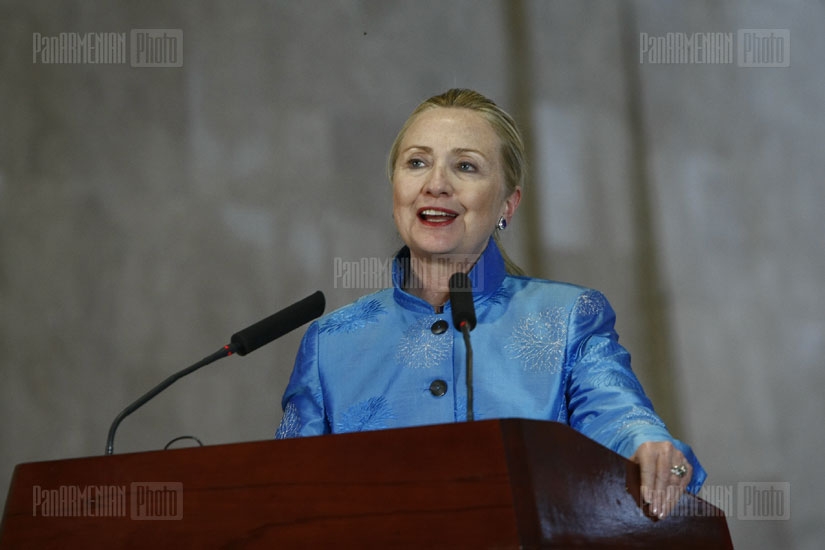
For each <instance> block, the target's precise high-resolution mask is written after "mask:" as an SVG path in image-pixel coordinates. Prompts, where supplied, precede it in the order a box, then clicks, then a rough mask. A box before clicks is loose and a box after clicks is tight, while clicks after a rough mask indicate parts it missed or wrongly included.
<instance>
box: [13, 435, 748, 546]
mask: <svg viewBox="0 0 825 550" xmlns="http://www.w3.org/2000/svg"><path fill="white" fill-rule="evenodd" d="M638 485H639V471H638V467H637V466H636V465H635V464H633V463H631V462H629V461H627V460H625V459H624V458H622V457H620V456H619V455H617V454H615V453H613V452H612V451H610V450H608V449H606V448H604V447H602V446H601V445H599V444H597V443H594V442H593V441H591V440H589V439H587V438H586V437H584V436H583V435H581V434H579V433H577V432H575V431H574V430H572V429H570V428H569V427H567V426H565V425H562V424H558V423H554V422H540V421H532V420H516V419H513V420H488V421H481V422H472V423H460V424H447V425H439V426H427V427H420V428H406V429H399V430H386V431H377V432H363V433H356V434H343V435H331V436H323V437H309V438H303V439H293V440H285V441H261V442H253V443H239V444H232V445H217V446H211V447H201V448H186V449H177V450H169V451H152V452H145V453H133V454H123V455H113V456H99V457H91V458H79V459H69V460H59V461H54V462H37V463H28V464H20V465H18V466H17V467H16V468H15V471H14V475H13V478H12V482H11V489H10V491H9V495H8V499H7V502H6V508H5V513H4V516H3V523H2V531H0V548H2V549H20V548H37V549H45V548H61V549H62V548H74V547H84V548H105V547H108V548H166V547H169V548H367V547H377V548H399V547H402V548H570V547H586V548H628V547H633V548H639V547H651V548H658V547H663V548H664V547H667V548H703V549H704V548H732V544H731V540H730V535H729V533H728V528H727V522H726V520H725V517H724V516H723V515H722V512H721V511H720V510H718V509H717V508H715V507H713V506H711V505H710V504H708V503H706V502H704V501H703V500H701V499H699V498H697V497H694V496H692V495H684V496H683V497H682V500H681V501H680V503H679V506H678V507H677V509H676V510H675V512H674V513H673V514H672V515H671V516H670V517H668V518H666V519H664V520H662V521H656V520H653V519H651V518H650V517H648V516H646V515H645V514H644V513H643V512H642V511H641V509H640V508H639V505H638V502H639V494H638Z"/></svg>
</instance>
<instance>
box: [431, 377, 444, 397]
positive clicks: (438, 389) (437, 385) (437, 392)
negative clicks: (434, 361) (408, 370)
mask: <svg viewBox="0 0 825 550" xmlns="http://www.w3.org/2000/svg"><path fill="white" fill-rule="evenodd" d="M430 393H431V394H433V395H434V396H436V397H441V396H442V395H444V394H445V393H447V383H446V382H445V381H444V380H433V383H432V384H430Z"/></svg>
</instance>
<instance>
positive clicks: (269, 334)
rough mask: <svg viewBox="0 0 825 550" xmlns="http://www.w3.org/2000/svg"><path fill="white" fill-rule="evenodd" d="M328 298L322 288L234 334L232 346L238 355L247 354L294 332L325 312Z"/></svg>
mask: <svg viewBox="0 0 825 550" xmlns="http://www.w3.org/2000/svg"><path fill="white" fill-rule="evenodd" d="M325 306H326V300H325V299H324V293H323V292H321V291H320V290H319V291H317V292H315V294H312V295H310V296H307V297H306V298H304V299H303V300H301V301H300V302H295V303H294V304H292V305H291V306H289V307H287V308H284V309H282V310H281V311H279V312H277V313H275V314H274V315H270V316H269V317H267V318H266V319H264V320H262V321H258V322H257V323H255V324H254V325H252V326H249V327H247V328H245V329H243V330H242V331H240V332H236V333H235V334H233V335H232V339H231V340H230V341H231V342H232V348H233V351H234V352H235V353H237V354H238V355H246V354H247V353H251V352H253V351H255V350H256V349H258V348H259V347H261V346H265V345H266V344H268V343H270V342H271V341H273V340H275V339H276V338H279V337H281V336H283V335H284V334H286V333H287V332H292V331H293V330H295V329H296V328H298V327H300V326H301V325H303V324H305V323H308V322H310V321H312V320H313V319H315V318H316V317H320V316H321V314H323V313H324V307H325Z"/></svg>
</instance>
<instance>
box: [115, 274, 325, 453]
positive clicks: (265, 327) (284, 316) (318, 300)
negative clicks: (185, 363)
mask: <svg viewBox="0 0 825 550" xmlns="http://www.w3.org/2000/svg"><path fill="white" fill-rule="evenodd" d="M325 305H326V301H325V300H324V294H323V292H321V291H320V290H319V291H317V292H315V294H312V295H310V296H307V297H306V298H304V299H303V300H301V301H300V302H296V303H294V304H292V305H291V306H289V307H287V308H284V309H282V310H281V311H279V312H277V313H275V314H274V315H270V316H269V317H267V318H266V319H263V320H261V321H258V322H257V323H255V324H254V325H250V326H248V327H247V328H245V329H243V330H241V331H240V332H236V333H235V334H233V335H232V338H231V340H230V343H229V344H227V345H225V346H223V347H222V348H221V349H219V350H218V351H216V352H215V353H213V354H212V355H209V356H207V357H204V358H203V359H201V360H200V361H198V362H197V363H195V364H194V365H192V366H190V367H187V368H185V369H183V370H182V371H179V372H176V373H175V374H173V375H172V376H170V377H169V378H167V379H166V380H164V381H163V382H161V383H160V384H158V385H157V386H155V387H154V388H152V389H151V390H149V391H148V392H146V393H145V394H143V395H142V396H140V397H139V398H138V399H137V400H135V402H133V403H132V404H131V405H129V406H128V407H126V408H125V409H123V410H122V411H121V412H120V414H119V415H117V417H116V418H115V420H114V421H113V422H112V425H111V427H109V437H108V438H107V439H106V454H107V455H110V454H112V453H114V450H115V449H114V447H115V432H117V428H118V426H119V425H120V423H121V422H122V421H123V419H124V418H126V417H127V416H129V415H130V414H132V413H133V412H135V411H136V410H137V409H139V408H140V407H142V406H143V405H145V404H146V403H148V402H149V401H150V400H151V399H152V398H153V397H155V396H156V395H157V394H159V393H160V392H162V391H163V390H165V389H166V388H168V387H169V386H171V385H172V384H174V383H175V382H177V381H178V380H179V379H181V378H183V377H184V376H186V375H187V374H191V373H193V372H195V371H196V370H198V369H200V368H201V367H205V366H206V365H208V364H210V363H213V362H215V361H217V360H218V359H223V358H224V357H229V356H230V355H232V354H233V353H237V354H238V355H241V356H244V355H246V354H247V353H250V352H253V351H255V350H256V349H258V348H259V347H261V346H265V345H266V344H268V343H270V342H271V341H273V340H275V339H276V338H279V337H281V336H283V335H284V334H286V333H288V332H292V331H293V330H295V329H296V328H298V327H300V326H301V325H303V324H306V323H308V322H310V321H312V320H313V319H315V318H316V317H320V316H321V314H322V313H323V312H324V307H325Z"/></svg>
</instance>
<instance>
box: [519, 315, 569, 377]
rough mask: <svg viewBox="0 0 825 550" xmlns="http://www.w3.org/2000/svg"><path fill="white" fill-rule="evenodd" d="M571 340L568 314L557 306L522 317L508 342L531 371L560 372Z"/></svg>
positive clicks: (523, 364)
mask: <svg viewBox="0 0 825 550" xmlns="http://www.w3.org/2000/svg"><path fill="white" fill-rule="evenodd" d="M566 342H567V315H566V312H565V310H564V308H561V307H556V308H552V309H547V310H545V311H541V312H538V313H531V314H529V315H527V316H526V317H524V318H523V319H520V320H519V321H518V322H517V323H516V325H515V327H513V333H512V335H511V337H510V342H509V343H508V344H507V345H506V346H505V349H506V350H507V352H508V353H509V354H510V355H511V356H512V357H513V358H515V359H517V360H518V361H519V362H520V363H521V364H522V366H523V368H524V370H525V371H527V372H550V373H554V374H555V373H558V372H560V371H561V365H562V362H563V361H564V347H565V344H566Z"/></svg>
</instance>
